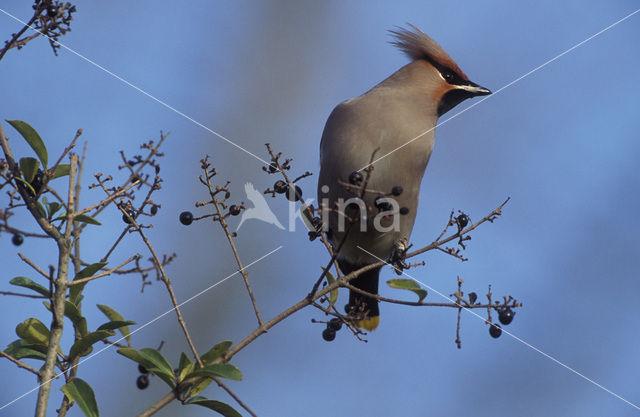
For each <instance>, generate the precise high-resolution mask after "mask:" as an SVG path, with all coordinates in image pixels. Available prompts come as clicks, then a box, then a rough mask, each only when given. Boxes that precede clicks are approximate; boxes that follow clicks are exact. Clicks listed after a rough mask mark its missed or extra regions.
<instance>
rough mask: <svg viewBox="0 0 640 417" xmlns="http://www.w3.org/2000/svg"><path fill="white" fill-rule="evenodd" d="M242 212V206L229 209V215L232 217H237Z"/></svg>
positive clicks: (233, 206)
mask: <svg viewBox="0 0 640 417" xmlns="http://www.w3.org/2000/svg"><path fill="white" fill-rule="evenodd" d="M241 211H242V209H241V208H240V206H236V205H235V204H234V205H232V206H231V207H229V214H231V215H232V216H237V215H238V214H240V212H241Z"/></svg>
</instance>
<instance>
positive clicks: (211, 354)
mask: <svg viewBox="0 0 640 417" xmlns="http://www.w3.org/2000/svg"><path fill="white" fill-rule="evenodd" d="M232 344H233V342H232V341H231V340H225V341H224V342H220V343H218V344H216V345H215V346H214V347H212V348H211V349H209V351H208V352H207V353H205V354H204V355H202V356H200V359H201V360H202V362H204V363H211V362H213V361H214V360H216V359H218V357H219V356H220V355H222V354H223V353H224V352H226V351H227V350H229V348H230V347H231V345H232Z"/></svg>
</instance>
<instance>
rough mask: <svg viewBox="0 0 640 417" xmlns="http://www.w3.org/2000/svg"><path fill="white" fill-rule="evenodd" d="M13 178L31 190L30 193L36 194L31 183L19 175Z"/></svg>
mask: <svg viewBox="0 0 640 417" xmlns="http://www.w3.org/2000/svg"><path fill="white" fill-rule="evenodd" d="M13 179H14V180H16V181H19V182H20V183H22V185H24V186H25V187H27V189H28V190H29V191H31V195H36V190H34V189H33V187H32V186H31V184H29V183H28V182H26V181H25V180H23V179H22V178H20V177H13Z"/></svg>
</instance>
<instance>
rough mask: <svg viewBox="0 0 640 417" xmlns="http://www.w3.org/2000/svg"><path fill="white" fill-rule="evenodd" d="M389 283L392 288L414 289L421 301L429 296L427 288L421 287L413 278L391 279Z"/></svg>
mask: <svg viewBox="0 0 640 417" xmlns="http://www.w3.org/2000/svg"><path fill="white" fill-rule="evenodd" d="M387 285H388V286H390V287H391V288H397V289H400V290H409V291H413V292H414V293H416V295H417V296H418V302H421V301H422V300H424V298H425V297H426V296H427V290H425V289H423V288H422V287H420V285H419V284H418V283H417V282H415V281H414V280H412V279H405V278H396V279H390V280H389V281H387Z"/></svg>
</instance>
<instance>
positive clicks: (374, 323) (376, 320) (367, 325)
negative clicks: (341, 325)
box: [356, 316, 380, 331]
mask: <svg viewBox="0 0 640 417" xmlns="http://www.w3.org/2000/svg"><path fill="white" fill-rule="evenodd" d="M379 324H380V316H373V317H367V318H366V319H363V320H360V321H358V323H357V324H356V326H358V327H360V328H361V329H364V330H367V331H372V330H375V329H376V328H377V327H378V325H379Z"/></svg>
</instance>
